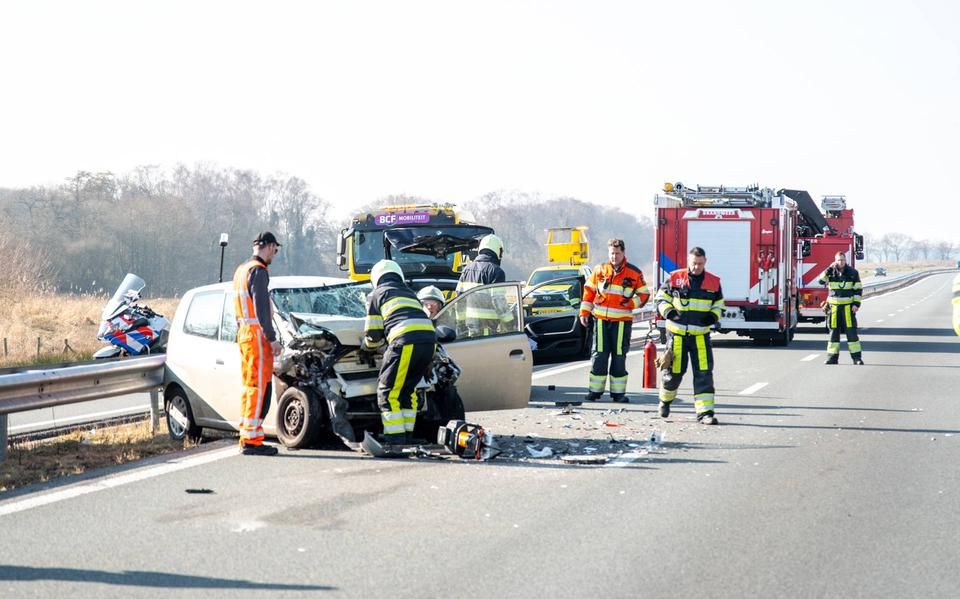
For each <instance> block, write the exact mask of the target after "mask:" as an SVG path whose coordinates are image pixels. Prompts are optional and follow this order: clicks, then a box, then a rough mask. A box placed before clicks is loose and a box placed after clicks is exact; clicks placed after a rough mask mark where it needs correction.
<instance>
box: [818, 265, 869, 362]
mask: <svg viewBox="0 0 960 599" xmlns="http://www.w3.org/2000/svg"><path fill="white" fill-rule="evenodd" d="M819 281H820V283H821V284H823V285H827V286H828V288H829V291H828V295H827V307H828V309H829V311H830V313H829V314H828V315H827V324H828V326H829V327H830V340H829V341H828V342H827V359H826V361H824V364H836V363H837V362H838V361H839V359H840V333H843V332H845V333H846V334H847V349H849V350H850V359H852V360H853V363H854V364H859V365H861V366H862V365H863V348H862V347H861V345H860V335H859V333H858V332H857V312H858V311H859V310H860V300H861V294H862V293H863V284H862V283H861V282H860V273H859V272H857V269H855V268H853V267H852V266H850V265H848V264H847V257H846V255H845V254H844V253H843V252H837V253H836V255H835V256H834V261H833V264H831V265H830V266H829V267H828V268H827V269H826V270H825V271H823V273H822V274H821V275H820V278H819Z"/></svg>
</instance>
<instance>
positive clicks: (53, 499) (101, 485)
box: [0, 446, 239, 517]
mask: <svg viewBox="0 0 960 599" xmlns="http://www.w3.org/2000/svg"><path fill="white" fill-rule="evenodd" d="M235 455H239V453H238V451H237V447H236V446H233V447H230V448H225V449H218V450H214V451H209V452H205V453H202V454H200V455H197V456H191V457H187V458H181V459H178V460H174V461H172V462H168V463H166V464H159V465H157V466H153V467H148V468H139V469H137V470H134V471H133V472H127V473H125V474H120V475H117V476H111V477H107V478H102V479H97V480H94V481H91V482H88V483H80V484H77V485H71V486H69V487H67V488H66V489H60V490H55V491H50V492H49V493H41V494H40V495H35V496H32V497H27V498H26V499H22V500H20V501H13V502H11V503H6V504H0V517H3V516H7V515H10V514H16V513H17V512H23V511H26V510H31V509H33V508H36V507H41V506H44V505H50V504H51V503H57V502H59V501H64V500H67V499H73V498H74V497H80V496H81V495H87V494H88V493H96V492H97V491H103V490H105V489H112V488H114V487H120V486H123V485H126V484H130V483H135V482H139V481H141V480H147V479H148V478H154V477H157V476H161V475H164V474H169V473H171V472H176V471H178V470H186V469H187V468H193V467H194V466H200V465H202V464H209V463H210V462H216V461H218V460H222V459H224V458H228V457H230V456H235Z"/></svg>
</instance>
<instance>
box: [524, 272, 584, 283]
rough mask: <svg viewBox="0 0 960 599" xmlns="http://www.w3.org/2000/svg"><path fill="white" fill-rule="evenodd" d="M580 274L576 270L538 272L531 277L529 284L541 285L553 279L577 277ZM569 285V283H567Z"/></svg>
mask: <svg viewBox="0 0 960 599" xmlns="http://www.w3.org/2000/svg"><path fill="white" fill-rule="evenodd" d="M577 274H578V272H577V270H576V269H574V268H571V269H564V270H538V271H536V272H535V273H533V274H532V275H530V282H529V283H527V285H529V286H531V287H532V286H534V285H539V284H540V283H545V282H547V281H552V280H553V279H562V278H564V277H575V276H577ZM567 283H569V281H567Z"/></svg>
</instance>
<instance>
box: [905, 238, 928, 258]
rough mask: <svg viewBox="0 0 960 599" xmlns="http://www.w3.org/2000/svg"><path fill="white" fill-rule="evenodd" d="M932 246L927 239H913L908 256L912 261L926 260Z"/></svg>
mask: <svg viewBox="0 0 960 599" xmlns="http://www.w3.org/2000/svg"><path fill="white" fill-rule="evenodd" d="M932 249H933V245H932V244H931V243H930V241H929V240H927V239H914V240H913V244H912V245H911V246H910V254H911V255H912V256H913V259H914V260H927V259H928V258H929V256H930V252H931V250H932Z"/></svg>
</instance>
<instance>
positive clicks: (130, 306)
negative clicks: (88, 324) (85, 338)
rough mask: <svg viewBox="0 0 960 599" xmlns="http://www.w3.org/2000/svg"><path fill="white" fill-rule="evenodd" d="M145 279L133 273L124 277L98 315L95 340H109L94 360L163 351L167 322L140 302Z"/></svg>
mask: <svg viewBox="0 0 960 599" xmlns="http://www.w3.org/2000/svg"><path fill="white" fill-rule="evenodd" d="M146 285H147V284H146V282H144V280H143V279H141V278H140V277H138V276H137V275H135V274H132V273H129V274H127V276H126V277H124V278H123V281H122V282H121V283H120V286H119V287H118V288H117V291H116V293H114V294H113V297H112V298H110V301H108V302H107V305H106V307H105V308H104V309H103V313H102V314H101V315H100V330H99V331H97V339H99V340H100V341H104V342H106V343H109V344H110V345H108V346H106V347H102V348H100V349H99V350H97V352H96V353H95V354H93V358H94V359H95V360H100V359H105V358H116V357H120V356H139V355H143V354H150V353H157V352H162V351H163V349H164V347H165V346H166V344H167V336H168V334H169V332H170V321H169V320H167V319H166V318H165V317H164V316H163V315H162V314H157V313H156V312H154V311H153V310H151V309H150V308H149V307H148V306H146V305H143V304H139V303H137V302H139V301H140V292H141V291H143V288H144V287H146Z"/></svg>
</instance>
